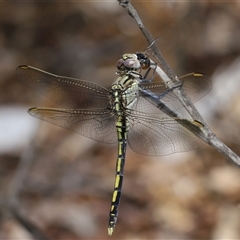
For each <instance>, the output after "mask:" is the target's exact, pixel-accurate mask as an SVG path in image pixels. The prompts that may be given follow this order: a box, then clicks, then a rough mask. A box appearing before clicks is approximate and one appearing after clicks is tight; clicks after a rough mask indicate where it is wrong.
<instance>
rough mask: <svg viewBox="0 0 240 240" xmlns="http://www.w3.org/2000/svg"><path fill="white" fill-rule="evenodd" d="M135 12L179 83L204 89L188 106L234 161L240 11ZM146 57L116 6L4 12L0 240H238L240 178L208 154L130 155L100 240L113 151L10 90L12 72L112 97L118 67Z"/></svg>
mask: <svg viewBox="0 0 240 240" xmlns="http://www.w3.org/2000/svg"><path fill="white" fill-rule="evenodd" d="M132 3H133V6H134V7H135V8H136V9H137V11H138V12H139V14H140V16H141V18H142V20H143V22H144V23H145V26H146V27H147V28H148V30H149V31H150V32H151V33H152V35H153V36H154V37H155V38H158V37H159V38H160V40H158V46H159V48H160V50H161V51H162V53H163V55H164V57H165V59H166V60H167V62H168V63H169V65H170V66H171V67H172V69H173V70H174V71H175V73H176V74H177V75H179V76H180V75H183V74H186V73H190V72H203V73H205V74H206V75H208V76H209V77H210V78H211V79H212V82H213V88H212V91H211V92H210V93H209V94H208V95H207V96H205V97H204V98H203V99H202V100H200V101H199V102H198V103H197V104H196V106H197V108H198V109H199V111H200V113H201V114H202V115H203V117H204V119H205V120H206V122H207V123H208V125H209V126H210V128H211V129H212V130H213V131H214V133H216V134H217V136H218V137H219V138H220V139H221V140H222V141H223V142H224V143H226V144H227V145H228V146H229V147H230V148H231V149H232V150H233V151H235V152H236V153H237V154H238V155H239V154H240V145H239V144H240V117H239V114H240V95H239V91H240V57H239V53H240V3H239V2H238V1H236V2H231V3H228V2H216V1H214V2H213V1H204V2H203V1H199V2H198V1H194V2H192V1H169V2H167V1H166V2H165V1H146V2H139V1H132ZM146 47H147V43H146V41H145V39H144V37H143V36H142V35H141V33H140V30H139V29H138V27H137V25H136V24H135V22H134V20H133V19H132V18H131V17H130V16H129V15H128V14H127V11H126V10H125V9H123V8H122V7H120V6H119V5H118V3H117V1H98V2H96V1H88V2H85V1H83V2H82V1H69V2H64V1H63V2H55V1H53V2H45V1H43V2H37V1H36V2H31V1H27V2H26V1H18V2H14V1H12V2H11V3H10V2H2V3H0V200H1V201H0V239H37V235H36V234H38V236H39V234H42V236H41V237H40V238H41V239H44V238H43V235H44V236H45V239H58V240H61V239H64V240H65V239H68V240H75V239H110V238H111V239H220V238H222V239H233V238H235V239H239V238H240V205H239V202H240V170H239V169H238V168H237V167H236V166H235V165H233V164H232V163H230V162H228V160H227V159H226V158H225V157H224V156H222V155H221V154H220V153H218V152H217V151H216V150H215V149H212V148H211V147H209V146H207V145H205V146H204V147H202V148H199V149H197V150H195V151H191V152H186V153H178V154H173V155H169V156H159V157H148V156H142V155H139V154H137V153H134V152H133V151H132V150H131V149H130V148H128V149H127V158H126V166H125V179H124V184H123V195H122V199H121V205H120V209H119V218H118V222H117V226H116V228H115V231H114V233H113V236H112V237H108V236H107V226H108V215H109V208H110V202H111V197H112V190H113V183H114V176H115V164H116V163H115V162H116V157H117V147H116V146H114V145H106V144H101V143H97V142H94V141H92V140H89V139H87V138H84V137H82V136H80V135H77V134H75V133H72V132H70V131H68V130H65V129H62V128H59V127H56V126H53V125H51V124H48V123H45V122H42V121H39V120H37V119H33V118H32V117H30V116H29V115H28V114H27V109H28V108H30V107H34V106H50V104H51V102H50V101H49V100H48V99H46V98H45V97H42V96H40V95H39V94H38V93H37V92H36V91H34V90H33V89H30V88H29V87H28V86H27V85H25V84H24V83H22V82H21V81H20V80H19V79H17V77H16V75H15V69H16V67H17V66H18V65H22V64H27V65H31V66H34V67H37V68H40V69H43V70H45V71H48V72H52V73H55V74H58V75H64V76H69V77H75V78H80V79H84V80H88V81H92V82H95V83H98V84H100V85H103V86H105V87H110V85H111V83H112V82H113V81H114V80H115V78H116V75H115V71H116V67H115V64H116V62H117V60H118V59H119V58H120V57H121V55H122V54H123V53H126V52H136V51H144V50H145V49H146ZM12 206H14V208H13V207H12ZM37 229H38V231H37Z"/></svg>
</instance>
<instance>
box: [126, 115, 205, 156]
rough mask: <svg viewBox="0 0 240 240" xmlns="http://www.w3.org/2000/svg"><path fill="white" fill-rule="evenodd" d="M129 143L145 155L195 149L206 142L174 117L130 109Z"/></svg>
mask: <svg viewBox="0 0 240 240" xmlns="http://www.w3.org/2000/svg"><path fill="white" fill-rule="evenodd" d="M128 119H129V122H130V129H129V134H128V143H129V146H130V147H131V149H132V150H133V151H135V152H138V153H141V154H144V155H168V154H172V153H176V152H184V151H190V150H192V149H195V148H197V147H199V146H201V145H203V144H204V142H203V141H202V140H200V139H199V138H198V137H197V136H196V135H194V134H193V133H192V132H190V131H189V130H187V129H186V128H185V127H183V126H182V125H181V124H179V123H178V122H177V121H176V120H174V119H173V118H161V117H159V116H158V115H155V116H153V115H148V114H146V113H142V112H137V111H129V114H128Z"/></svg>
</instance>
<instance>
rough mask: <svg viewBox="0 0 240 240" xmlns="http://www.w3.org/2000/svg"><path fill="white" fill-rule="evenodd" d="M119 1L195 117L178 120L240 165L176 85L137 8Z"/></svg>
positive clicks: (161, 72)
mask: <svg viewBox="0 0 240 240" xmlns="http://www.w3.org/2000/svg"><path fill="white" fill-rule="evenodd" d="M117 1H118V2H119V5H121V6H122V7H124V8H126V9H127V10H128V13H129V15H130V16H131V17H132V18H133V19H134V20H135V21H136V23H137V25H138V27H139V28H140V30H141V32H142V34H143V35H144V37H145V39H146V41H147V43H148V45H149V47H150V48H151V50H152V52H153V53H154V55H155V57H156V59H157V60H158V62H159V66H158V68H157V73H158V74H159V75H160V77H161V78H162V79H163V81H164V83H165V84H166V87H167V88H169V86H170V88H173V90H172V91H173V93H174V94H175V96H176V97H177V98H178V100H179V101H180V102H181V104H182V105H183V107H184V108H185V109H186V110H187V112H188V113H189V114H190V116H191V117H192V119H193V121H190V120H186V119H180V120H179V121H178V122H179V123H180V124H182V125H183V126H184V127H186V128H187V129H188V130H190V131H191V132H192V133H194V134H195V135H197V136H198V137H199V138H201V139H202V140H203V141H204V142H206V143H208V144H209V145H210V146H212V147H213V148H215V149H216V150H217V151H219V152H220V153H222V154H223V155H224V156H225V157H226V158H227V159H228V160H230V161H231V162H233V163H234V164H236V165H237V166H238V167H240V157H239V156H238V155H237V154H236V153H235V152H233V151H232V150H231V149H230V148H229V147H228V146H226V145H225V144H224V143H223V142H222V141H221V140H220V139H218V138H217V136H216V135H215V134H214V133H213V132H212V131H211V130H210V128H209V127H208V126H207V124H206V123H205V121H204V120H203V118H202V116H201V115H200V113H199V112H198V111H197V109H196V108H195V106H194V105H193V103H192V102H191V100H190V99H189V97H188V96H187V95H186V93H185V92H184V90H183V89H182V88H181V87H175V86H178V85H179V79H178V77H177V75H176V74H175V73H174V72H173V70H172V69H171V68H170V66H169V65H168V63H167V62H166V60H165V59H164V57H163V55H162V54H161V52H160V50H159V48H158V47H157V45H156V43H155V41H154V38H153V36H152V35H151V33H150V32H149V31H148V30H147V28H146V27H145V26H144V24H143V22H142V20H141V18H140V17H139V15H138V13H137V11H136V9H135V8H134V7H133V6H132V4H131V2H130V0H117ZM149 96H151V95H149ZM152 101H154V102H156V103H157V104H158V102H159V101H160V100H159V99H157V98H153V99H152ZM165 113H166V114H168V115H169V116H170V117H173V115H174V114H172V111H170V112H165ZM175 116H176V114H175Z"/></svg>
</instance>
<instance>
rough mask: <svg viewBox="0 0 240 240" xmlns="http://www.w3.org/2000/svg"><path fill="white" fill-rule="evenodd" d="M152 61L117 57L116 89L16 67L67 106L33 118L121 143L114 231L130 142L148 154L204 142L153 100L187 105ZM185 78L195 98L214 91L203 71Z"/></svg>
mask: <svg viewBox="0 0 240 240" xmlns="http://www.w3.org/2000/svg"><path fill="white" fill-rule="evenodd" d="M150 60H151V59H150V58H149V57H148V56H147V55H146V54H144V53H140V52H137V53H127V54H124V55H123V56H122V57H121V58H120V59H119V60H118V61H117V71H116V74H117V76H118V77H117V78H116V80H115V81H114V82H113V83H112V85H111V87H110V88H105V87H102V86H100V85H98V84H96V83H93V82H89V81H84V80H80V79H75V78H69V77H63V76H58V75H54V74H51V73H48V72H45V71H43V70H40V69H37V68H35V67H31V66H27V65H21V66H19V67H18V68H17V69H16V74H17V76H18V77H19V78H20V79H21V80H22V81H23V82H25V83H26V84H28V85H29V86H31V87H32V88H34V89H36V90H37V91H39V93H41V94H42V95H44V96H46V97H47V98H49V99H50V100H52V101H53V102H54V103H56V104H57V105H58V106H61V108H46V107H33V108H30V109H29V110H28V113H29V114H30V115H31V116H33V117H36V118H38V119H41V120H44V121H47V122H49V123H52V124H54V125H57V126H60V127H63V128H67V129H70V130H72V131H74V132H76V133H79V134H81V135H83V136H85V137H88V138H90V139H93V140H95V141H99V142H101V143H115V144H116V143H117V145H118V152H117V161H116V173H115V182H114V190H113V194H112V201H111V207H110V213H109V221H108V234H109V235H112V233H113V230H114V228H115V225H116V222H117V218H118V209H119V204H120V198H121V194H122V185H123V175H124V164H125V156H126V147H127V144H128V145H129V146H130V148H131V149H132V150H133V151H135V152H137V153H140V154H144V155H168V154H172V153H176V152H182V151H189V150H192V149H195V148H197V147H199V146H201V145H202V144H203V141H202V140H200V139H199V138H198V137H197V136H196V135H195V134H193V133H192V132H191V131H189V130H188V129H186V128H185V127H184V126H182V125H181V124H179V122H178V120H179V119H177V118H174V117H169V116H167V115H166V114H165V113H164V112H162V111H160V110H159V106H157V105H156V104H155V103H154V101H151V98H152V96H155V98H159V99H160V100H161V103H162V104H163V105H164V106H165V107H168V108H170V109H172V110H179V109H180V108H181V104H180V102H179V101H178V99H177V98H176V97H175V95H174V94H173V92H172V90H171V89H170V90H169V89H167V88H166V86H165V84H164V83H163V82H162V81H161V79H155V77H154V68H155V67H156V66H157V63H152V61H150ZM154 64H155V65H154ZM152 69H153V73H152V74H150V73H149V72H150V70H152ZM149 75H151V77H150V78H149V79H148V76H149ZM179 80H180V82H181V86H180V87H181V88H183V90H184V91H185V92H186V94H187V95H188V96H189V97H190V99H191V100H192V101H193V102H195V101H197V100H199V99H200V98H201V97H203V96H204V95H205V94H206V93H207V92H208V91H210V89H211V81H210V79H209V78H208V77H206V76H205V75H204V74H201V73H190V74H187V75H184V76H182V77H179ZM147 93H151V94H149V95H148V94H147Z"/></svg>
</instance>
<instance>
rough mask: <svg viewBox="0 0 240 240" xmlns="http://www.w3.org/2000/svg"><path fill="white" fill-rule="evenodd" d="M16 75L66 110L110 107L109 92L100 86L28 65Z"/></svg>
mask: <svg viewBox="0 0 240 240" xmlns="http://www.w3.org/2000/svg"><path fill="white" fill-rule="evenodd" d="M16 73H17V76H18V77H19V78H20V79H21V80H22V81H23V82H25V83H27V84H28V85H30V86H31V87H33V88H35V89H36V90H37V91H38V92H40V93H41V94H42V95H44V96H46V97H48V98H49V99H50V100H52V101H53V102H55V103H57V104H59V105H62V106H63V107H65V108H70V109H74V108H80V109H89V108H106V107H108V105H109V97H108V96H109V92H108V90H107V89H106V88H103V87H101V86H100V85H97V84H94V83H91V82H88V81H83V80H80V79H74V78H68V77H61V76H57V75H54V74H51V73H48V72H45V71H42V70H40V69H37V68H34V67H31V66H26V65H22V66H19V67H18V68H17V69H16Z"/></svg>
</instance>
